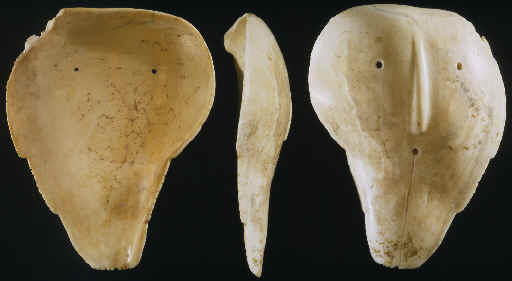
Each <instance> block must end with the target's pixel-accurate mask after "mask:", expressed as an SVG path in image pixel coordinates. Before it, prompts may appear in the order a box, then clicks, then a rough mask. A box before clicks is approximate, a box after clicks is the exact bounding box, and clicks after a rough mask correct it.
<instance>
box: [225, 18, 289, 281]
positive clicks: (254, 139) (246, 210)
mask: <svg viewBox="0 0 512 281" xmlns="http://www.w3.org/2000/svg"><path fill="white" fill-rule="evenodd" d="M224 46H225V48H226V50H227V51H228V52H229V53H231V54H232V55H233V58H234V59H235V66H236V68H237V70H238V71H239V73H238V74H239V75H238V76H239V77H238V78H239V80H240V82H241V83H240V84H241V86H242V87H241V88H242V89H241V90H242V93H241V96H242V98H241V106H240V118H239V121H238V130H237V139H236V151H237V156H238V157H237V158H238V162H237V169H238V202H239V204H238V208H239V211H240V219H241V221H242V223H243V224H244V240H245V252H246V256H247V263H248V264H249V268H250V270H251V272H252V273H254V274H255V275H256V276H258V277H259V276H261V271H262V268H263V254H264V252H265V243H266V239H267V221H268V208H269V199H270V185H271V183H272V177H273V176H274V169H275V167H276V164H277V160H278V158H279V152H280V151H281V146H282V144H283V142H284V141H285V139H286V138H287V137H288V131H289V129H290V121H291V114H292V101H291V94H290V83H289V81H288V72H287V70H286V65H285V62H284V58H283V54H282V53H281V50H280V49H279V46H278V45H277V42H276V39H275V38H274V35H273V34H272V32H271V31H270V29H269V28H268V26H267V25H266V24H265V22H263V20H261V19H260V18H258V17H257V16H255V15H253V14H244V15H242V16H241V17H240V18H238V19H237V21H236V22H235V23H234V24H233V26H232V27H231V28H230V29H229V30H228V31H227V32H226V34H225V35H224Z"/></svg>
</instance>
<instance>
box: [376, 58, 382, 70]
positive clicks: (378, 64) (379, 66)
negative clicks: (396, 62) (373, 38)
mask: <svg viewBox="0 0 512 281" xmlns="http://www.w3.org/2000/svg"><path fill="white" fill-rule="evenodd" d="M375 67H376V68H377V69H382V68H383V67H384V62H382V61H381V60H378V61H377V62H376V63H375Z"/></svg>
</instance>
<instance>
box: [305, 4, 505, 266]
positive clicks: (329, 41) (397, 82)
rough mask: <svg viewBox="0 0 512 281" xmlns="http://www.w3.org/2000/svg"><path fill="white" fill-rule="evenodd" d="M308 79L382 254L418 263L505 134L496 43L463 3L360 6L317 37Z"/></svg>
mask: <svg viewBox="0 0 512 281" xmlns="http://www.w3.org/2000/svg"><path fill="white" fill-rule="evenodd" d="M309 89H310V94H311V103H312V104H313V107H314V109H315V111H316V113H317V115H318V117H319V119H320V121H321V122H322V124H323V125H324V126H325V127H326V128H327V130H328V131H329V133H330V135H331V136H332V137H333V138H334V139H335V140H336V141H337V143H338V144H339V145H340V146H341V147H342V148H343V149H344V150H345V151H346V154H347V159H348V164H349V166H350V170H351V172H352V175H353V178H354V181H355V184H356V187H357V190H358V193H359V197H360V201H361V206H362V209H363V211H364V214H365V224H366V236H367V240H368V245H369V248H370V252H371V255H372V257H373V259H374V260H375V261H376V262H377V263H380V264H383V265H385V266H388V267H399V268H416V267H419V266H421V265H422V264H423V263H424V262H425V261H426V260H427V259H428V258H429V257H430V256H431V255H432V254H433V253H434V251H435V250H436V249H437V247H438V246H439V244H440V243H441V241H442V240H443V237H444V236H445V233H446V231H447V229H448V227H449V226H450V224H451V222H452V220H453V219H454V217H455V215H456V214H457V213H459V212H461V211H462V210H463V209H464V207H465V206H466V205H467V204H468V202H469V200H470V199H471V197H472V195H473V193H474V192H475V189H476V187H477V185H478V182H479V180H480V178H481V177H482V175H483V173H484V171H485V169H486V167H487V165H488V163H489V161H490V160H491V159H492V158H493V157H494V156H495V154H496V152H497V150H498V147H499V144H500V141H501V138H502V135H503V129H504V125H505V114H506V110H505V89H504V85H503V80H502V77H501V74H500V70H499V68H498V64H497V63H496V60H495V59H494V57H493V55H492V53H491V48H490V46H489V43H488V42H487V41H486V40H485V38H484V37H482V36H480V35H479V34H478V33H477V32H476V31H475V28H474V27H473V25H472V24H471V23H470V22H469V21H467V20H465V19H464V18H463V17H461V16H459V15H458V14H456V13H454V12H449V11H444V10H435V9H423V8H416V7H410V6H399V5H371V6H359V7H355V8H351V9H349V10H346V11H344V12H342V13H340V14H338V15H337V16H335V17H334V18H332V19H331V20H330V21H329V23H328V24H327V25H326V26H325V28H324V29H323V31H322V32H321V34H320V35H319V37H318V39H317V40H316V42H315V44H314V48H313V51H312V53H311V61H310V67H309ZM339 188H344V186H342V185H341V184H340V186H339Z"/></svg>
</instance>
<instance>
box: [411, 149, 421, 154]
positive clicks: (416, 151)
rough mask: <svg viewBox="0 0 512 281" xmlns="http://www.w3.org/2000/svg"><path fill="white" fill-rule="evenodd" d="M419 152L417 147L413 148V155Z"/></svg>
mask: <svg viewBox="0 0 512 281" xmlns="http://www.w3.org/2000/svg"><path fill="white" fill-rule="evenodd" d="M418 153H420V151H419V150H418V149H417V148H416V147H415V148H413V149H412V155H418Z"/></svg>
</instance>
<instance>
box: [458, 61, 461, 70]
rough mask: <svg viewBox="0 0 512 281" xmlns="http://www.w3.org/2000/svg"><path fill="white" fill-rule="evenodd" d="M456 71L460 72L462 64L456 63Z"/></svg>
mask: <svg viewBox="0 0 512 281" xmlns="http://www.w3.org/2000/svg"><path fill="white" fill-rule="evenodd" d="M457 70H462V63H460V62H458V63H457Z"/></svg>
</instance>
